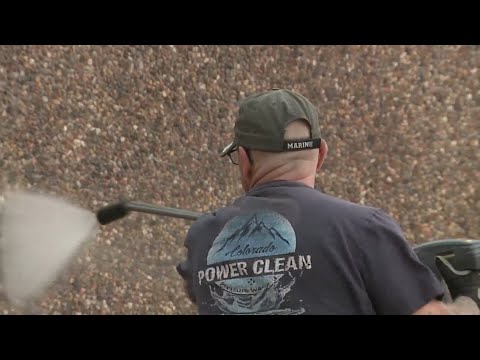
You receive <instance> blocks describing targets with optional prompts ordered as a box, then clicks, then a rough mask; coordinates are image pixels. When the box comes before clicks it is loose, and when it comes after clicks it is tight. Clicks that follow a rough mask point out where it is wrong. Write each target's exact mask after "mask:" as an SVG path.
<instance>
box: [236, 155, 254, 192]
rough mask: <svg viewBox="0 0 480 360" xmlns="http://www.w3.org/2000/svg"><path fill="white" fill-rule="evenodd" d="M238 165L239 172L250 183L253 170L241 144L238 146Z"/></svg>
mask: <svg viewBox="0 0 480 360" xmlns="http://www.w3.org/2000/svg"><path fill="white" fill-rule="evenodd" d="M238 166H239V167H240V174H241V175H242V178H243V179H244V180H247V182H248V183H250V180H251V179H252V170H253V169H252V164H251V162H250V159H249V157H248V154H247V151H246V150H245V148H244V147H242V146H240V147H239V148H238Z"/></svg>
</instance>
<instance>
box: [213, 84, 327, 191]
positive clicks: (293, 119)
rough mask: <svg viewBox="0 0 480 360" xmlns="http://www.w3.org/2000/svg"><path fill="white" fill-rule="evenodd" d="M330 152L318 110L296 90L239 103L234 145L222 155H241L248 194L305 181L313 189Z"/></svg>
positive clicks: (244, 186)
mask: <svg viewBox="0 0 480 360" xmlns="http://www.w3.org/2000/svg"><path fill="white" fill-rule="evenodd" d="M326 153H327V145H326V143H325V141H323V140H321V136H320V128H319V122H318V113H317V110H316V108H315V106H314V105H313V104H312V103H311V102H310V101H309V100H308V99H307V98H305V97H304V96H302V95H300V94H298V93H295V92H293V91H290V90H280V89H272V90H270V91H266V92H263V93H258V94H253V95H251V96H249V97H247V98H246V99H245V100H244V101H243V102H242V103H241V104H240V109H239V116H238V118H237V121H236V122H235V138H234V141H233V142H232V143H231V144H229V145H228V146H227V147H226V148H225V149H224V150H223V151H222V153H221V156H222V157H223V156H226V155H229V156H230V157H231V158H232V155H234V154H235V155H237V157H238V165H239V168H240V175H241V180H242V185H243V188H244V189H245V191H248V190H249V189H251V188H252V187H253V186H255V185H256V184H259V183H262V182H266V181H272V180H292V181H302V182H304V183H306V184H307V185H309V186H312V187H313V186H314V183H315V172H316V171H317V170H318V169H320V167H321V166H322V163H323V160H324V158H325V156H326ZM232 161H233V160H232Z"/></svg>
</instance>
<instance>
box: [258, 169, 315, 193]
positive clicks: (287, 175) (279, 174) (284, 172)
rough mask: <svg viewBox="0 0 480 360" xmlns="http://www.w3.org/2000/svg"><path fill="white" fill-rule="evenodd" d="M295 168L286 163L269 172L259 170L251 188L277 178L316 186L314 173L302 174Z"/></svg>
mask: <svg viewBox="0 0 480 360" xmlns="http://www.w3.org/2000/svg"><path fill="white" fill-rule="evenodd" d="M293 170H294V169H291V168H289V166H288V165H285V166H281V167H279V168H276V169H274V170H272V171H269V172H267V173H262V172H261V171H259V172H257V173H256V174H254V176H253V177H252V181H251V182H250V187H249V188H250V189H253V188H254V187H255V186H257V185H260V184H264V183H267V182H271V181H276V180H285V181H295V182H299V183H302V184H304V185H307V186H309V187H311V188H313V187H315V174H314V173H313V174H310V175H307V176H305V174H301V173H298V172H295V171H293Z"/></svg>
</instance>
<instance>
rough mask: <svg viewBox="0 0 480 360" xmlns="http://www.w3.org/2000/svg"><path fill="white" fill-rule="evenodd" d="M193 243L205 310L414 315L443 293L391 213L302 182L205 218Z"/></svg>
mask: <svg viewBox="0 0 480 360" xmlns="http://www.w3.org/2000/svg"><path fill="white" fill-rule="evenodd" d="M185 246H186V248H187V259H186V261H185V262H183V263H181V264H179V266H178V267H177V269H178V271H179V273H180V274H181V275H182V277H183V278H184V279H185V280H186V282H187V291H188V293H189V295H190V298H191V299H192V300H193V301H194V302H195V303H196V305H197V307H198V311H199V314H412V313H413V312H414V311H416V310H417V309H419V308H420V307H422V306H423V305H425V304H426V303H428V302H429V301H431V300H433V299H435V298H437V299H440V298H441V297H442V296H443V287H442V285H441V284H440V282H439V281H438V280H437V278H436V277H435V275H434V274H433V273H432V272H431V271H430V269H429V268H427V267H426V266H425V265H423V264H422V263H421V262H420V261H419V260H418V258H417V257H416V255H415V253H414V252H413V250H412V249H411V247H410V245H409V244H408V243H407V241H406V240H405V238H404V236H403V234H402V231H401V229H400V227H399V226H398V224H397V223H396V222H395V221H394V220H393V219H392V218H391V217H390V216H388V215H387V214H386V213H385V212H383V211H382V210H380V209H377V208H373V207H369V206H364V205H358V204H354V203H351V202H348V201H345V200H341V199H338V198H336V197H333V196H329V195H326V194H324V193H322V192H321V191H319V190H316V189H313V188H311V187H308V186H306V185H304V184H302V183H298V182H290V181H272V182H269V183H264V184H261V185H258V186H256V187H255V188H253V189H252V190H251V191H249V192H248V193H246V194H245V195H244V196H242V197H240V198H238V199H237V200H235V202H234V203H233V204H232V205H231V206H229V207H225V208H222V209H220V210H218V211H217V212H215V213H212V214H208V215H205V216H202V217H201V218H200V219H199V220H198V221H196V222H195V223H194V224H193V225H192V227H191V228H190V230H189V232H188V234H187V238H186V241H185Z"/></svg>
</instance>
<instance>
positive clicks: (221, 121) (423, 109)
mask: <svg viewBox="0 0 480 360" xmlns="http://www.w3.org/2000/svg"><path fill="white" fill-rule="evenodd" d="M479 66H480V47H478V46H315V47H314V46H0V124H1V126H0V193H1V192H4V191H5V190H7V189H10V188H15V187H22V188H28V187H30V188H34V189H39V190H42V191H47V192H50V193H54V194H58V195H61V196H65V197H67V198H69V199H71V200H73V201H76V202H78V203H79V204H81V205H82V206H84V207H87V208H90V209H92V210H94V209H97V208H99V207H100V206H102V205H105V204H107V203H110V202H114V201H116V200H118V199H120V198H129V199H135V200H139V201H146V202H151V203H155V204H160V205H165V206H171V207H180V208H185V209H191V210H198V211H208V210H210V209H214V208H216V207H219V206H222V205H224V204H226V203H228V202H230V201H231V200H232V199H233V198H234V197H235V196H236V195H239V194H240V193H241V188H240V186H239V184H238V182H237V178H236V176H237V169H236V168H235V167H234V166H233V165H231V164H230V163H229V161H228V160H227V159H220V158H218V155H217V154H218V151H219V150H221V149H222V148H223V146H224V145H225V144H226V143H227V142H228V141H229V140H230V139H231V134H232V127H233V122H234V119H235V112H236V109H237V105H238V101H239V100H240V99H242V98H243V97H245V96H246V95H248V94H250V93H252V92H254V91H260V90H265V89H269V88H272V87H286V88H291V89H294V90H297V91H300V92H301V93H303V94H304V95H306V96H307V97H309V98H311V99H312V100H313V102H314V103H316V104H317V105H318V107H319V110H320V113H321V123H322V125H321V126H322V129H323V137H324V138H325V139H326V141H327V143H328V145H329V154H328V158H327V160H326V163H325V165H324V171H323V172H322V173H321V174H320V176H319V177H318V186H319V187H321V188H322V189H323V190H324V191H325V192H327V193H330V194H333V195H336V196H339V197H341V198H344V199H348V200H351V201H354V202H361V203H365V204H371V205H374V206H378V207H381V208H384V209H385V210H387V211H388V212H390V213H391V214H392V215H393V216H394V217H395V218H396V219H397V221H398V222H399V223H400V225H401V226H402V228H403V229H404V231H405V234H406V236H407V238H408V240H409V241H410V242H411V243H412V244H415V243H421V242H424V241H428V240H432V239H441V238H453V237H469V238H477V239H480V221H479V213H480V190H479V186H478V183H479V182H480V164H479V161H480V151H479V139H480V71H479ZM189 225H190V223H189V222H188V221H184V220H179V219H169V218H161V217H155V216H151V215H140V214H133V215H131V216H130V217H128V218H126V219H124V220H121V221H119V222H117V223H114V224H111V225H109V226H107V227H103V228H102V229H101V232H100V234H99V236H98V238H97V239H96V240H95V241H94V242H93V243H91V244H90V245H89V246H88V247H87V248H86V249H85V250H84V251H83V252H82V254H81V256H80V257H79V259H78V261H76V263H75V264H74V265H73V266H72V269H70V270H69V272H68V273H66V274H65V276H63V277H62V278H61V279H60V280H59V281H58V282H57V283H56V284H55V285H54V286H53V287H52V288H51V289H50V291H49V293H48V294H47V295H46V296H45V297H44V298H42V301H41V303H40V304H39V305H40V306H41V308H42V311H44V312H45V313H54V314H75V313H82V314H111V313H114V314H130V313H135V314H194V313H195V310H194V308H193V307H192V306H191V304H190V303H189V301H188V300H187V299H186V298H185V296H184V292H183V289H182V284H181V282H180V279H179V277H178V276H177V274H176V272H175V265H176V263H177V262H178V261H179V260H180V259H181V257H182V256H183V254H184V252H183V249H182V243H183V240H184V236H185V234H186V231H187V230H188V226H189ZM0 311H3V312H4V313H14V312H15V310H14V309H12V308H10V307H9V306H8V305H7V304H5V303H3V304H2V303H0Z"/></svg>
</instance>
